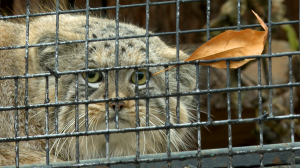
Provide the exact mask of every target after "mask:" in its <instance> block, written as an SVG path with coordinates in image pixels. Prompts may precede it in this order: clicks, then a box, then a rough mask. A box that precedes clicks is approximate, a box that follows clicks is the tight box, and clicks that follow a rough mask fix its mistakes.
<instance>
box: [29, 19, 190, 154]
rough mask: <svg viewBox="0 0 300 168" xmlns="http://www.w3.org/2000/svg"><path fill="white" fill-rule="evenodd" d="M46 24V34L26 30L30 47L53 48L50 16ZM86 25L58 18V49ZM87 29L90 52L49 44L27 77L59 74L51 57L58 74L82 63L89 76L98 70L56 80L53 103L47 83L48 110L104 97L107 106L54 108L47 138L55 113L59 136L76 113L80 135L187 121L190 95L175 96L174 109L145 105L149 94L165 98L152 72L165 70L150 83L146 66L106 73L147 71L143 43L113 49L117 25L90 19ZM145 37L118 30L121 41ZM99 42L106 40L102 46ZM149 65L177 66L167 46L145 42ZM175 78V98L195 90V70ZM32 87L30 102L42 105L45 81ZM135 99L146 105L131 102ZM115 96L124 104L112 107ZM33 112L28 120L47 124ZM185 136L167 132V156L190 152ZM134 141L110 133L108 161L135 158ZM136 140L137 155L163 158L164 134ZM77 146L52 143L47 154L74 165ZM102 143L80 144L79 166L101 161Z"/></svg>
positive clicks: (160, 101) (34, 55)
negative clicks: (83, 162) (85, 161)
mask: <svg viewBox="0 0 300 168" xmlns="http://www.w3.org/2000/svg"><path fill="white" fill-rule="evenodd" d="M47 19H48V23H49V27H46V26H45V27H44V28H41V27H39V23H38V20H37V21H34V22H33V23H32V24H31V31H35V33H34V35H32V36H31V37H30V40H31V42H32V43H36V44H37V43H52V42H55V37H56V34H55V17H54V16H49V17H47ZM85 22H86V21H85V17H78V16H76V17H75V16H70V15H62V16H61V17H60V29H59V35H58V42H65V41H71V40H85V33H86V29H85ZM51 23H52V24H51ZM53 23H54V24H53ZM53 25H54V26H53ZM83 25H84V26H83ZM89 27H90V29H89V39H92V41H91V42H89V43H88V47H87V48H86V43H84V42H83V43H71V44H69V43H68V44H61V45H58V48H56V47H55V46H54V45H50V46H41V47H36V48H31V49H30V52H29V54H30V55H29V59H30V62H29V64H30V68H29V72H30V73H32V74H35V73H44V72H49V71H48V69H52V70H54V69H55V67H56V65H55V62H56V60H55V53H56V52H57V62H58V66H57V68H58V71H60V72H64V71H73V70H84V69H85V67H86V60H88V69H95V71H93V72H85V73H75V74H68V75H62V76H60V77H59V78H58V80H57V84H58V85H57V89H58V92H57V93H58V94H57V96H55V92H56V91H55V85H56V84H55V83H56V82H55V80H56V79H55V77H53V76H51V77H49V99H50V102H51V103H54V102H55V99H56V100H57V102H74V101H77V100H87V99H88V100H104V99H106V98H109V99H110V100H111V101H108V102H103V101H102V102H101V101H100V102H98V103H90V104H88V105H85V104H80V105H78V106H75V105H72V106H59V107H57V108H56V109H55V108H54V107H53V108H50V109H49V115H50V119H51V121H50V122H49V123H50V125H49V126H50V130H52V133H53V132H54V130H55V129H54V128H55V110H56V111H57V114H58V132H59V133H71V132H75V130H76V124H75V116H76V113H77V112H78V119H79V122H78V131H86V130H89V131H95V130H105V129H124V128H135V127H137V126H141V127H146V126H157V125H165V123H166V122H167V120H169V121H170V123H171V124H175V123H189V122H190V118H191V115H190V112H191V109H192V108H191V103H192V100H193V97H192V96H185V97H180V101H179V102H178V101H177V97H169V98H168V99H167V98H166V97H163V96H160V97H157V98H149V99H145V97H146V96H147V95H163V94H165V93H166V82H165V75H164V73H162V74H159V75H156V76H153V74H154V73H155V72H158V71H160V70H162V69H163V67H150V68H149V71H148V72H149V74H148V77H149V78H148V79H147V77H146V76H147V67H141V68H138V69H132V68H126V69H120V70H118V71H116V70H108V69H103V68H111V67H115V66H116V64H117V66H121V67H126V66H131V65H145V64H146V59H147V57H146V38H145V37H139V38H121V39H119V40H118V41H117V45H116V41H115V38H114V37H115V36H116V27H115V22H114V21H112V20H106V19H99V18H90V25H89ZM145 33H146V31H145V30H143V29H140V28H138V27H136V26H133V25H130V24H123V23H122V24H120V27H119V35H120V36H121V37H124V36H132V35H145ZM30 34H33V33H30ZM103 38H107V39H108V40H103ZM110 38H113V39H110ZM97 39H100V41H97ZM116 46H118V51H116ZM116 55H117V57H116ZM186 58H187V55H186V54H184V53H183V52H180V60H184V59H186ZM116 60H117V61H116ZM148 60H149V63H150V64H156V63H167V62H172V61H176V49H173V48H170V47H168V46H167V45H165V44H164V43H163V42H162V41H161V40H160V39H159V38H158V37H150V38H149V56H148ZM101 68H102V69H101ZM175 70H176V69H175V68H174V69H173V70H170V71H169V83H168V85H169V93H177V81H176V73H175ZM179 72H180V77H179V88H180V90H179V91H180V92H188V91H193V90H194V88H195V78H196V73H195V68H194V66H192V65H185V66H181V67H180V71H179ZM29 82H30V86H29V87H30V88H29V90H30V94H29V98H30V99H29V100H30V103H31V104H35V103H43V101H41V100H44V99H45V92H46V87H45V85H46V80H45V78H35V79H30V80H29ZM37 88H38V89H37ZM135 96H140V97H144V98H143V99H134V97H135ZM116 97H118V98H121V99H120V100H119V101H114V98H116ZM122 98H124V99H122ZM128 98H132V99H128ZM177 107H178V109H177V110H176V108H177ZM176 111H177V112H176ZM167 112H169V114H170V118H169V119H167V115H166V114H167ZM31 113H32V114H35V115H33V117H32V119H33V120H35V121H39V122H40V124H41V125H43V124H45V121H44V113H45V110H44V109H33V110H32V111H31ZM177 115H179V117H177ZM106 117H107V120H106ZM177 118H179V121H177ZM107 121H108V124H107ZM43 127H44V126H43ZM189 133H190V130H188V129H176V130H175V129H171V130H170V142H171V143H170V147H171V150H172V151H179V150H182V149H187V148H188V139H189V138H188V137H189ZM136 135H137V134H136V132H129V133H119V134H117V133H115V134H110V136H109V155H111V156H123V155H134V154H135V152H136V148H137V146H136V144H137V139H136ZM139 137H140V138H139V143H140V147H139V149H140V152H141V154H147V153H157V152H165V151H166V149H167V139H168V137H167V134H166V130H151V131H141V132H140V133H139ZM75 139H76V137H70V138H62V139H56V140H53V141H52V144H51V146H52V147H51V152H52V153H53V154H55V155H56V156H58V157H60V158H63V159H75V156H76V155H75V154H76V141H75ZM106 140H107V139H105V136H104V135H103V134H102V135H93V136H82V137H79V150H80V157H81V158H82V159H88V158H97V157H105V154H106V142H107V141H106Z"/></svg>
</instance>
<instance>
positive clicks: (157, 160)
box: [0, 0, 300, 167]
mask: <svg viewBox="0 0 300 168" xmlns="http://www.w3.org/2000/svg"><path fill="white" fill-rule="evenodd" d="M197 1H206V2H207V9H206V11H207V28H206V29H197V30H186V31H181V30H180V28H179V16H180V3H185V2H197ZM211 1H212V0H176V1H164V2H150V0H146V3H141V4H133V5H120V3H119V0H116V4H117V5H116V6H111V7H99V8H90V7H89V0H87V1H86V6H87V8H86V9H77V10H68V11H61V10H59V8H58V6H59V0H57V4H56V5H57V8H56V12H47V13H37V14H30V12H29V6H30V0H28V1H27V10H26V15H17V16H1V17H0V19H1V20H7V19H13V18H26V45H25V46H9V47H0V50H9V49H20V48H23V49H25V52H26V55H25V60H26V67H25V71H26V73H25V75H18V76H0V80H7V79H14V80H15V88H16V92H15V95H17V94H18V92H17V89H18V80H19V79H25V85H26V90H25V95H26V96H25V97H26V98H27V95H28V78H36V77H45V79H46V81H47V83H46V94H45V103H44V104H35V105H29V104H28V102H27V99H26V100H25V104H24V105H18V101H19V100H17V98H16V100H15V104H14V105H12V106H6V107H0V112H1V111H7V110H15V137H10V138H0V143H3V142H16V147H15V151H16V165H15V166H19V160H18V159H19V158H18V157H19V155H18V153H19V146H18V145H19V144H18V143H19V142H20V141H28V140H36V139H45V140H46V158H47V159H46V163H45V165H29V166H24V167H32V166H42V167H62V166H63V167H77V166H97V165H106V166H111V167H118V165H119V166H122V164H125V163H126V164H128V165H127V166H128V167H151V165H152V166H154V167H155V166H163V165H165V166H169V167H171V166H172V167H177V166H178V167H183V166H187V165H188V166H190V167H202V166H203V167H210V166H216V167H223V166H225V167H233V166H234V167H237V166H261V167H264V166H267V165H272V164H273V163H272V159H273V158H274V157H272V156H274V155H275V156H279V157H280V158H284V156H286V155H288V157H286V159H283V160H281V161H282V163H283V164H285V165H293V166H295V165H296V164H299V162H300V160H299V158H297V157H295V155H298V154H299V149H300V148H299V146H300V143H299V142H295V138H294V119H299V118H300V115H296V114H294V109H293V87H299V86H300V82H293V78H292V62H291V60H292V56H293V55H298V54H300V51H295V52H288V53H272V52H271V47H269V50H268V54H263V55H253V56H247V57H242V58H226V59H216V60H208V61H190V62H180V61H179V35H180V34H185V33H196V32H206V33H207V40H209V39H210V36H209V33H210V32H212V31H218V30H229V29H238V30H241V29H243V28H253V27H259V26H260V25H258V24H255V25H241V0H238V1H237V2H238V3H237V9H238V12H237V16H238V23H237V26H231V27H221V28H210V22H209V21H210V3H211ZM266 1H268V6H269V7H268V10H269V11H268V23H267V25H268V27H272V26H273V25H283V24H295V23H296V24H300V22H299V21H298V20H296V21H287V22H278V23H273V22H272V20H271V4H272V0H266ZM167 4H176V31H175V32H161V33H149V7H150V6H152V5H167ZM140 6H145V7H146V34H145V35H136V36H122V37H121V36H119V9H120V8H131V7H140ZM107 9H116V37H111V38H99V39H89V38H88V37H89V27H88V25H89V24H88V23H89V11H96V10H107ZM77 12H86V18H87V20H86V23H87V24H86V25H87V26H86V39H85V40H75V41H67V42H59V41H58V38H57V37H58V34H59V31H58V27H59V15H60V14H65V13H77ZM45 15H56V19H57V20H56V27H57V29H56V41H55V42H54V43H43V44H33V45H31V44H29V43H28V36H29V18H30V17H34V16H45ZM299 17H300V13H299ZM299 32H300V29H299ZM268 34H269V38H268V44H269V46H271V36H272V32H271V29H269V32H268ZM163 35H176V48H177V51H176V53H177V62H176V63H160V64H149V38H150V37H152V36H163ZM138 37H146V64H145V65H135V66H126V67H122V66H119V65H118V52H119V48H118V44H119V43H118V41H119V40H120V39H127V38H138ZM105 40H114V41H115V45H116V51H115V53H116V61H115V67H110V68H99V69H96V70H95V69H93V70H91V69H88V54H89V52H88V43H89V42H93V41H105ZM70 43H85V46H86V65H85V70H76V71H65V72H59V71H58V57H57V53H58V45H60V44H70ZM44 45H55V61H56V64H55V69H54V70H51V69H49V73H42V74H34V75H31V74H28V49H29V48H30V47H38V46H44ZM283 56H287V57H289V83H287V84H276V85H274V84H272V62H271V60H272V58H274V57H283ZM246 58H255V59H257V61H258V85H257V86H241V69H240V68H239V69H238V87H231V86H230V85H231V83H230V73H229V63H230V61H233V60H242V59H246ZM261 59H268V61H269V67H268V84H267V85H262V84H261ZM220 60H226V62H227V87H226V88H222V89H211V88H210V68H209V67H207V77H208V81H207V89H206V90H200V89H199V80H200V79H199V75H197V76H198V78H197V79H196V80H197V90H195V91H191V92H185V93H180V92H179V90H180V87H179V84H178V81H179V67H177V69H176V72H177V75H176V80H177V91H178V93H169V88H168V87H169V86H168V77H169V76H168V71H166V72H165V74H166V79H165V81H166V93H165V94H160V95H150V94H149V83H148V82H147V85H146V88H147V93H146V96H139V93H138V90H136V95H135V96H134V97H126V98H120V97H118V89H117V90H116V98H108V82H107V74H108V71H116V78H115V80H116V81H117V80H118V70H121V69H135V72H136V74H137V69H138V68H142V67H143V68H146V71H147V80H148V79H149V67H155V66H164V67H168V66H170V65H182V64H195V66H196V70H197V73H198V74H199V69H200V67H199V65H198V63H207V62H214V61H220ZM94 71H102V72H104V74H105V79H106V98H105V99H95V100H89V99H88V96H87V94H86V100H83V101H80V100H78V97H77V96H78V94H76V101H71V102H58V99H57V95H58V87H57V86H58V77H60V76H61V75H69V74H75V75H76V76H77V80H76V81H77V82H76V84H75V89H76V92H77V93H78V74H80V73H83V72H94ZM49 76H55V77H56V81H55V93H56V94H55V103H49V101H48V94H49V92H48V88H49V84H48V78H49ZM136 78H137V76H136ZM85 80H86V81H87V77H86V79H85ZM136 81H138V80H137V79H136ZM117 84H118V82H116V85H117ZM86 85H87V82H86ZM137 85H138V84H137V82H136V86H137ZM281 87H288V88H289V89H290V115H285V116H273V112H272V89H274V88H281ZM116 88H118V86H116ZM136 88H137V87H136ZM262 89H268V90H269V112H268V113H266V112H265V111H264V112H263V110H262V91H261V90H262ZM246 90H258V93H259V97H258V100H259V116H258V117H256V118H247V119H244V118H242V116H241V113H242V108H241V91H246ZM85 91H86V93H87V87H86V90H85ZM222 92H223V93H226V94H227V112H228V119H227V120H218V121H213V120H212V118H211V117H210V113H211V109H210V96H211V94H212V93H222ZM231 92H238V119H231V98H230V94H231ZM184 95H195V96H196V98H197V99H200V96H201V95H207V100H208V102H207V105H208V109H207V113H208V119H207V121H205V122H201V121H200V108H202V107H200V104H199V102H198V101H197V118H198V120H197V122H194V123H187V124H180V123H179V122H178V123H177V124H170V118H169V114H168V109H169V97H177V108H176V109H177V110H176V112H177V118H178V120H177V121H179V99H180V96H184ZM16 97H17V96H16ZM159 97H164V98H165V101H166V111H167V114H166V116H167V122H166V125H164V126H149V99H152V98H159ZM139 99H146V102H147V103H146V106H147V107H146V108H147V110H146V113H147V118H148V119H147V124H146V127H141V126H140V124H139V116H138V101H139ZM121 100H135V101H136V128H125V129H118V124H116V128H115V129H108V119H106V128H107V129H106V130H97V131H89V130H88V115H86V118H85V125H86V130H85V131H83V132H80V131H79V125H78V120H79V119H78V118H79V116H78V105H79V104H85V105H86V107H87V106H88V105H89V104H90V103H98V102H105V103H106V111H107V112H106V115H108V102H110V101H116V102H118V101H121ZM67 105H76V106H75V108H76V116H75V118H76V124H75V127H76V129H75V130H76V131H75V132H73V133H58V128H57V123H58V120H57V118H58V115H57V109H58V108H57V107H59V106H67ZM116 106H117V105H116ZM39 107H45V111H46V115H45V117H46V128H45V130H46V134H45V135H37V136H28V109H30V108H39ZM49 107H56V110H55V118H56V120H55V123H56V128H55V134H50V133H49V128H48V127H49V123H48V108H49ZM21 109H25V110H26V117H27V118H26V124H25V132H26V136H23V137H20V136H18V129H19V128H18V110H21ZM86 114H88V110H87V108H86ZM283 119H290V120H291V142H290V143H288V144H273V145H264V144H263V129H262V124H261V123H262V122H264V121H274V120H283ZM116 121H118V117H116ZM250 122H251V123H253V122H257V123H259V125H260V134H259V135H260V144H259V145H258V146H247V147H232V135H231V133H232V130H231V125H232V124H242V123H250ZM214 125H227V126H228V141H229V143H228V148H224V149H211V150H202V149H201V130H200V127H203V126H206V127H209V126H214ZM184 127H194V128H197V138H198V141H197V143H198V150H196V151H186V152H171V151H170V134H169V131H168V130H170V129H174V128H184ZM158 129H163V130H166V131H167V135H168V140H169V143H168V149H167V153H164V154H152V155H140V153H139V131H145V130H158ZM125 132H136V134H137V139H136V142H137V151H136V155H135V156H128V157H109V155H108V153H109V134H111V133H125ZM100 134H104V135H105V137H106V149H107V150H106V153H107V157H106V158H102V159H93V160H80V159H79V144H78V139H79V136H84V135H100ZM71 136H72V137H76V139H77V141H76V142H77V143H76V147H77V152H76V154H77V155H76V156H77V157H76V161H74V162H63V163H50V162H49V138H62V137H71ZM272 154H273V155H272ZM268 155H269V156H268ZM271 155H272V156H271ZM215 159H217V160H218V162H216V160H215ZM239 159H240V160H242V161H239ZM247 159H252V162H251V163H249V164H247V163H245V162H244V161H245V160H247ZM212 164H213V165H212Z"/></svg>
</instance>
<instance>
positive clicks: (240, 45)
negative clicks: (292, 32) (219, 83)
mask: <svg viewBox="0 0 300 168" xmlns="http://www.w3.org/2000/svg"><path fill="white" fill-rule="evenodd" d="M252 12H253V14H254V15H255V16H256V18H257V20H258V22H259V23H260V25H261V26H262V27H263V29H264V30H265V31H256V30H251V29H247V30H242V31H233V30H228V31H225V32H224V33H221V34H220V35H218V36H216V37H214V38H212V39H211V40H210V41H208V42H207V43H205V44H203V45H202V46H200V47H199V48H198V49H197V50H196V51H195V52H194V53H193V54H192V55H191V56H190V57H189V58H187V59H186V60H185V61H194V60H212V59H219V58H231V57H241V56H249V55H260V54H261V53H262V52H263V49H264V44H265V42H266V39H267V36H268V27H267V26H266V24H265V23H264V22H263V20H262V19H261V18H260V17H259V16H258V15H257V14H256V13H255V12H254V11H252ZM251 60H253V59H245V60H241V61H230V68H238V67H240V66H242V65H244V64H246V63H247V62H249V61H251ZM200 65H205V66H212V67H216V68H226V67H227V66H226V61H218V62H212V63H200ZM173 67H176V66H172V67H169V68H167V69H165V70H163V71H166V70H168V69H171V68H173ZM163 71H160V72H157V73H155V74H154V75H157V74H158V73H161V72H163Z"/></svg>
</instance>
